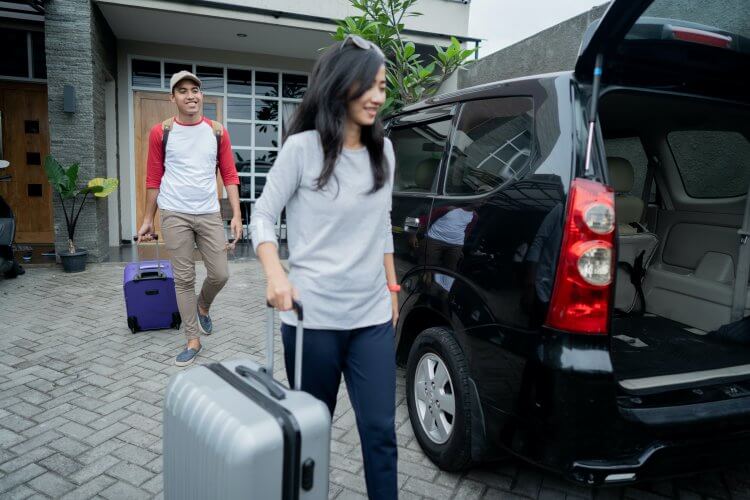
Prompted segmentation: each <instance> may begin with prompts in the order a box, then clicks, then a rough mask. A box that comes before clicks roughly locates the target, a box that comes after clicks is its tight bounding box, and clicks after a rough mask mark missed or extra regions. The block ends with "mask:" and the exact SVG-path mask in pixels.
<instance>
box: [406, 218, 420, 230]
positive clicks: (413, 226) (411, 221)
mask: <svg viewBox="0 0 750 500" xmlns="http://www.w3.org/2000/svg"><path fill="white" fill-rule="evenodd" d="M418 229H419V217H407V218H406V219H405V220H404V231H405V232H407V233H415V232H416V231H417V230H418Z"/></svg>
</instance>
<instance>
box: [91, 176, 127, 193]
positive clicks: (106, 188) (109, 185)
mask: <svg viewBox="0 0 750 500" xmlns="http://www.w3.org/2000/svg"><path fill="white" fill-rule="evenodd" d="M119 183H120V182H119V181H118V180H117V179H113V178H111V177H108V178H106V179H105V178H103V177H96V178H94V179H91V180H90V181H89V184H88V187H89V188H90V189H92V191H91V192H92V193H94V196H96V197H97V198H105V197H107V196H108V195H109V194H111V193H112V192H114V190H115V189H117V186H118V185H119ZM95 188H101V189H98V190H97V191H94V189H95Z"/></svg>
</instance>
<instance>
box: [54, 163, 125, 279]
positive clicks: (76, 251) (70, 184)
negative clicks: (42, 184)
mask: <svg viewBox="0 0 750 500" xmlns="http://www.w3.org/2000/svg"><path fill="white" fill-rule="evenodd" d="M78 169H79V165H78V163H74V164H72V165H70V166H69V167H63V166H62V165H60V164H59V163H58V162H57V160H55V159H54V158H53V157H52V156H51V155H50V156H47V158H46V159H45V160H44V171H45V173H46V174H47V179H49V183H50V184H51V185H52V189H54V190H55V192H57V194H58V196H59V197H60V204H61V205H62V209H63V213H64V214H65V225H66V226H67V230H68V251H67V252H58V255H59V256H60V261H61V262H62V265H63V269H65V272H68V273H75V272H80V271H83V270H85V269H86V257H87V256H88V252H87V251H86V249H85V248H76V245H75V240H74V236H75V232H76V224H77V223H78V216H79V215H81V210H83V206H84V205H85V204H86V199H87V198H88V196H89V195H90V194H93V195H94V196H95V197H97V198H105V197H107V196H108V195H109V194H110V193H112V192H113V191H114V190H115V189H117V185H118V183H119V182H118V180H117V179H112V178H106V179H105V178H103V177H97V178H95V179H91V180H90V181H89V182H88V184H87V185H86V186H85V187H79V185H78V183H79V181H78ZM76 203H78V206H76Z"/></svg>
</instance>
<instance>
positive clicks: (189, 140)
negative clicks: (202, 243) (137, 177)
mask: <svg viewBox="0 0 750 500" xmlns="http://www.w3.org/2000/svg"><path fill="white" fill-rule="evenodd" d="M162 138H163V129H162V125H161V124H157V125H156V126H154V128H153V129H151V136H150V138H149V156H148V165H147V175H146V187H147V188H158V189H159V190H160V191H159V198H158V200H157V203H158V205H159V208H162V209H166V210H170V211H172V212H180V213H185V214H209V213H216V212H218V211H219V200H218V195H217V192H216V166H217V157H218V160H219V161H218V165H219V169H220V171H221V175H222V179H223V181H224V184H225V185H230V184H239V178H238V176H237V169H236V168H235V165H234V159H233V157H232V146H231V141H230V139H229V134H228V132H227V131H226V129H224V130H223V133H222V136H221V139H220V142H221V151H217V145H216V135H215V134H214V130H213V128H212V127H211V122H210V120H208V119H207V118H204V119H203V120H201V121H200V122H198V123H195V124H181V123H179V122H178V121H177V120H175V121H174V123H173V125H172V129H171V130H170V132H169V137H168V139H167V149H166V157H164V158H162V155H163V152H162Z"/></svg>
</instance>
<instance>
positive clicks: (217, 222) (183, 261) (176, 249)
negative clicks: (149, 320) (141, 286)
mask: <svg viewBox="0 0 750 500" xmlns="http://www.w3.org/2000/svg"><path fill="white" fill-rule="evenodd" d="M161 230H162V234H163V235H164V241H165V247H166V249H167V250H169V252H170V254H171V255H172V257H171V259H170V260H171V261H172V271H173V272H174V285H175V290H176V291H177V308H178V309H179V310H180V316H181V317H182V325H183V328H184V332H185V337H187V339H188V340H192V339H197V338H198V336H199V334H200V329H199V327H198V317H197V305H198V304H200V305H201V307H203V308H205V309H208V308H210V307H211V304H212V303H213V301H214V299H215V298H216V295H217V294H218V293H219V291H220V290H221V289H222V288H224V285H225V284H226V283H227V280H228V279H229V265H228V263H227V247H226V236H225V234H224V223H223V221H222V220H221V215H220V214H219V212H216V213H213V214H202V215H191V214H183V213H179V212H170V211H169V210H161ZM194 246H197V247H198V251H199V252H200V254H201V257H202V258H203V264H204V265H205V266H206V271H207V273H208V275H207V276H206V279H205V280H204V281H203V285H202V286H201V292H200V295H199V296H198V297H197V299H196V296H195V257H194V255H195V253H194V251H193V248H194Z"/></svg>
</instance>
